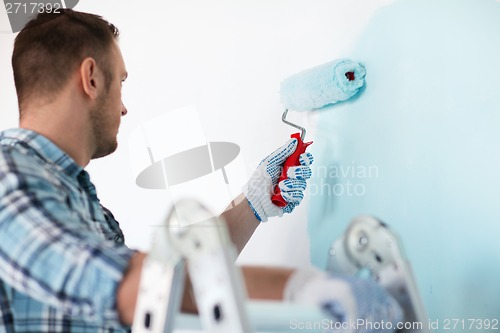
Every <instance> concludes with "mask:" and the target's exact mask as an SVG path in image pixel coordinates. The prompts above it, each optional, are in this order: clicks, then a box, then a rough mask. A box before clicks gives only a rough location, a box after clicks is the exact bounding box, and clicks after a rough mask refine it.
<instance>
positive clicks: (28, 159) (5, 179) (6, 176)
mask: <svg viewBox="0 0 500 333" xmlns="http://www.w3.org/2000/svg"><path fill="white" fill-rule="evenodd" d="M56 174H57V172H56V170H53V168H51V166H50V165H48V164H47V163H45V162H44V161H43V160H42V159H41V158H40V157H39V156H37V155H36V154H35V153H33V152H32V151H30V150H29V149H28V148H27V147H24V146H23V145H22V144H0V188H2V190H4V191H5V190H7V191H8V190H9V189H10V190H13V189H16V188H19V187H29V186H33V185H34V184H38V185H42V183H46V184H50V185H52V186H54V185H55V186H59V185H60V180H59V179H58V177H57V176H56Z"/></svg>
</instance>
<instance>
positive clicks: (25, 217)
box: [0, 173, 134, 326]
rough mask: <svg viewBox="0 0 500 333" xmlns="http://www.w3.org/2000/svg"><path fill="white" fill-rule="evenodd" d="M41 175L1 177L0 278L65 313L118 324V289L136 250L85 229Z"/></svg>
mask: <svg viewBox="0 0 500 333" xmlns="http://www.w3.org/2000/svg"><path fill="white" fill-rule="evenodd" d="M66 200H67V197H66V194H64V193H61V192H59V191H58V190H57V189H56V188H55V187H54V186H52V184H50V182H48V181H47V180H45V179H43V178H42V177H36V176H30V175H22V176H20V175H16V174H14V173H10V174H0V278H1V279H2V280H3V281H4V282H5V283H7V284H9V285H10V286H11V287H13V288H15V289H17V290H18V291H20V292H23V293H25V294H27V295H29V296H30V297H32V298H34V299H37V300H39V301H41V302H44V303H46V304H49V305H51V306H53V307H55V308H57V309H59V310H60V311H63V312H64V313H65V314H68V315H70V316H75V317H78V318H80V319H84V320H90V321H93V322H94V323H102V324H106V325H113V326H114V325H115V324H116V325H119V320H118V313H117V309H116V290H117V287H118V284H119V283H120V281H121V279H122V277H123V274H124V272H125V270H126V269H127V267H128V262H129V260H130V258H131V256H132V255H133V253H134V251H132V250H130V249H128V248H127V247H126V246H125V245H123V244H117V243H115V242H112V241H106V240H103V239H102V238H100V237H99V235H96V234H94V233H93V232H92V231H90V230H88V228H86V227H85V224H84V223H82V221H80V220H79V218H78V214H75V213H74V212H72V211H71V210H70V209H68V206H67V204H66V202H67V201H66Z"/></svg>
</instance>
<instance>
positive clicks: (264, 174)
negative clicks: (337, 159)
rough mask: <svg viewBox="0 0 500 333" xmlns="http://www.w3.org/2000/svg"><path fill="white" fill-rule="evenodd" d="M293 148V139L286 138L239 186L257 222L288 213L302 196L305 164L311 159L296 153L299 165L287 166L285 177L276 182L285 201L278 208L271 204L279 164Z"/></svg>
mask: <svg viewBox="0 0 500 333" xmlns="http://www.w3.org/2000/svg"><path fill="white" fill-rule="evenodd" d="M296 148H297V139H290V140H289V141H288V142H287V143H285V144H284V145H283V146H282V147H280V148H278V149H276V150H275V151H274V152H273V153H271V154H270V155H269V156H267V157H266V158H264V159H263V160H262V161H261V162H260V164H259V166H258V167H257V169H256V170H255V171H254V173H253V174H252V176H251V177H250V180H249V181H248V183H247V184H246V185H245V186H244V187H243V193H244V194H245V196H246V198H247V200H248V203H249V204H250V207H252V209H253V211H254V213H255V216H256V217H257V219H258V220H259V221H261V222H266V221H267V220H268V218H270V217H273V216H283V213H291V212H292V211H293V209H294V208H295V207H296V206H298V205H299V204H300V202H301V201H302V199H303V198H304V190H305V189H306V180H307V179H309V178H310V177H311V168H310V167H309V165H310V164H311V163H312V162H313V156H312V155H311V154H310V153H307V152H306V153H303V154H302V155H300V164H301V165H300V166H295V167H290V168H289V169H288V172H287V176H288V178H287V179H285V180H283V181H281V182H280V183H279V188H280V190H281V195H282V197H283V199H285V201H287V202H288V204H287V205H286V206H285V207H283V208H281V207H278V206H276V205H274V204H273V203H272V201H271V196H272V195H273V194H274V193H273V192H274V188H275V186H276V184H277V183H278V179H279V178H280V175H281V170H282V168H283V163H284V162H285V161H286V159H287V158H288V157H289V156H290V155H291V154H293V152H294V151H295V149H296Z"/></svg>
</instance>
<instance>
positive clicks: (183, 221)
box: [132, 200, 252, 333]
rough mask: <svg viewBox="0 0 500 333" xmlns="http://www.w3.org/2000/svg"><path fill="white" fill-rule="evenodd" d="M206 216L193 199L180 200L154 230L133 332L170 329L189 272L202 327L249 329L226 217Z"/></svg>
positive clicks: (242, 332)
mask: <svg viewBox="0 0 500 333" xmlns="http://www.w3.org/2000/svg"><path fill="white" fill-rule="evenodd" d="M210 216H211V214H210V212H209V211H208V210H207V209H206V208H205V207H204V206H202V205H201V204H200V203H198V202H197V201H193V200H182V201H179V202H178V203H176V204H175V209H172V211H171V213H170V215H169V216H168V217H167V219H166V221H165V225H164V226H162V227H161V228H159V230H158V231H157V232H156V233H155V235H154V239H153V246H152V249H151V252H150V253H149V254H148V256H147V257H146V258H145V260H144V264H143V268H142V272H141V281H140V285H139V292H138V298H137V304H136V310H135V315H134V324H133V327H132V332H133V333H170V332H172V331H173V329H174V323H175V318H176V316H177V314H178V313H179V311H180V304H181V300H182V295H183V289H184V281H185V278H186V273H187V272H188V273H189V277H190V279H191V283H192V286H193V295H192V296H193V298H194V299H195V300H196V305H197V308H198V312H199V316H200V321H201V325H202V327H203V329H204V330H205V331H206V332H209V333H251V332H252V330H251V328H250V322H249V319H248V311H247V309H246V294H245V291H244V290H245V289H244V285H243V277H242V275H241V271H240V270H239V269H238V268H237V267H236V266H235V264H234V262H235V260H236V250H235V247H234V245H233V244H232V242H231V240H230V237H229V234H228V231H227V228H226V225H225V223H224V221H223V220H222V219H220V218H218V217H210ZM200 221H201V222H200ZM186 268H187V272H186Z"/></svg>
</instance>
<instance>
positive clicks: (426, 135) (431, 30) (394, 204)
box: [309, 0, 500, 331]
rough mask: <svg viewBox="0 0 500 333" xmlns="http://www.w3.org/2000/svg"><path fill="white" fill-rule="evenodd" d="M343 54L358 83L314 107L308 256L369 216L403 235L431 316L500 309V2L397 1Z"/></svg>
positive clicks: (316, 258)
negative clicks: (358, 66)
mask: <svg viewBox="0 0 500 333" xmlns="http://www.w3.org/2000/svg"><path fill="white" fill-rule="evenodd" d="M347 56H348V57H349V58H351V59H353V60H356V61H360V62H361V63H363V64H364V65H365V66H366V69H367V84H366V89H365V90H364V91H363V92H362V93H361V94H360V95H359V97H358V98H357V99H355V100H352V101H349V102H347V103H344V104H338V105H335V106H333V107H330V108H328V109H327V110H323V111H322V112H321V115H320V116H319V120H320V121H319V122H318V124H319V125H318V128H317V137H316V141H315V144H314V145H313V146H311V151H312V152H313V153H315V155H316V162H315V169H314V171H315V176H314V178H313V179H312V182H311V184H310V189H309V190H310V196H311V199H310V211H309V217H310V219H309V220H310V222H309V233H310V239H311V255H312V261H313V263H314V264H315V265H317V266H319V267H325V265H326V260H327V254H328V248H329V246H330V243H331V241H332V240H333V239H335V238H336V237H337V236H338V235H339V234H340V233H341V232H342V231H343V230H344V229H345V227H346V225H347V224H348V222H349V221H350V219H351V218H352V217H354V216H356V215H358V214H372V215H375V216H377V217H379V218H380V219H382V220H384V221H385V222H387V223H388V224H390V225H391V226H392V227H393V228H394V229H395V230H396V231H398V233H399V234H400V236H401V237H402V238H403V240H404V244H405V248H406V252H407V255H408V257H409V258H410V260H411V262H412V265H413V268H414V271H415V272H416V277H417V282H418V284H419V287H420V290H421V293H422V296H423V299H424V302H425V304H426V307H427V310H428V312H429V315H430V317H431V318H439V319H446V318H458V319H465V320H467V319H468V318H490V319H491V318H500V2H496V1H493V0H489V1H486V0H485V1H481V0H470V1H464V0H449V1H443V0H440V1H422V0H413V1H408V0H401V1H397V2H395V3H394V4H392V5H390V6H388V7H385V8H382V9H381V10H380V11H379V12H378V13H377V14H376V15H375V16H374V18H373V19H372V21H371V22H370V23H369V24H368V25H367V28H366V30H365V31H364V33H363V34H362V35H361V37H360V39H359V42H358V43H357V46H356V47H355V48H354V50H353V51H352V54H349V55H347ZM349 168H351V169H349ZM352 168H354V171H355V174H354V175H353V174H352ZM325 169H326V170H327V171H328V172H326V174H325ZM342 171H343V172H345V173H347V174H346V175H336V174H335V173H336V172H337V173H340V172H342ZM361 172H364V173H361ZM328 173H330V174H328ZM349 184H350V185H349ZM355 185H356V187H355ZM342 190H343V193H342ZM349 190H350V191H351V193H348V191H349ZM355 191H357V193H355ZM332 192H335V193H332ZM470 331H474V330H470ZM477 331H483V330H477Z"/></svg>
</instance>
